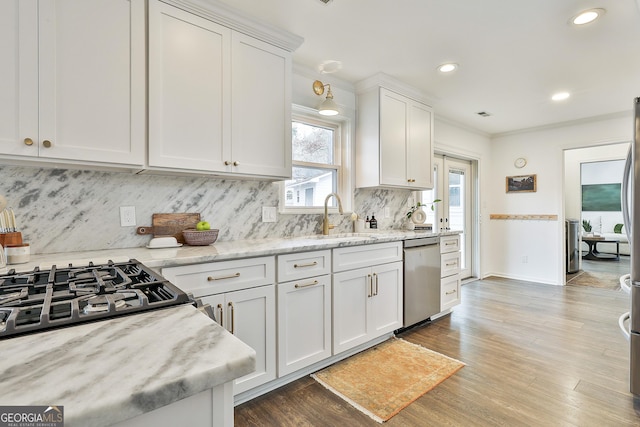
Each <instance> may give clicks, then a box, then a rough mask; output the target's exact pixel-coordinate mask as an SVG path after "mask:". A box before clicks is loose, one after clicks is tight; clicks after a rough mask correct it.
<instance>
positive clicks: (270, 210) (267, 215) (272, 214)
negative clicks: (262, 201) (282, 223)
mask: <svg viewBox="0 0 640 427" xmlns="http://www.w3.org/2000/svg"><path fill="white" fill-rule="evenodd" d="M262 222H276V208H275V207H273V206H263V207H262Z"/></svg>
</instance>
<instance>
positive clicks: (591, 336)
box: [235, 264, 640, 427]
mask: <svg viewBox="0 0 640 427" xmlns="http://www.w3.org/2000/svg"><path fill="white" fill-rule="evenodd" d="M602 267H603V268H605V267H604V266H602ZM614 267H615V266H614V265H613V264H611V265H610V266H609V267H606V268H614ZM623 267H624V266H621V265H619V266H618V268H621V269H622V268H623ZM462 300H463V303H462V304H461V305H460V306H458V307H456V308H455V309H454V312H453V313H452V314H451V315H449V316H447V317H445V318H442V319H440V320H437V321H435V322H433V323H432V324H427V325H423V326H421V327H419V328H414V329H412V330H409V331H407V332H404V333H403V334H401V335H400V336H401V337H402V338H404V339H406V340H408V341H411V342H414V343H417V344H420V345H422V346H424V347H427V348H429V349H432V350H435V351H438V352H440V353H442V354H446V355H448V356H451V357H454V358H456V359H458V360H461V361H462V362H464V363H466V366H465V367H464V368H462V369H461V370H460V371H458V372H457V373H456V374H454V375H453V376H452V377H450V378H449V379H447V380H446V381H444V382H443V383H442V384H440V385H439V386H437V387H436V388H435V389H433V390H431V391H430V392H428V393H427V394H425V395H424V396H422V397H421V398H419V399H418V400H417V401H416V402H414V403H412V404H411V405H410V406H408V407H407V408H405V409H404V410H403V411H401V412H400V413H399V414H398V415H396V416H395V417H393V418H391V419H390V420H389V421H388V422H387V423H385V424H386V425H388V426H640V416H639V415H638V414H637V413H636V412H635V410H634V400H633V397H632V395H631V393H629V381H628V376H629V345H628V343H627V341H626V340H625V338H624V337H623V335H622V334H621V332H620V331H619V329H618V324H617V320H618V316H619V315H620V314H622V313H623V312H624V311H627V310H628V307H629V296H628V295H627V294H625V293H624V292H622V291H614V290H609V289H599V288H591V287H583V286H564V287H560V286H551V285H541V284H536V283H530V282H521V281H514V280H506V279H499V278H489V279H485V280H479V281H475V282H471V283H469V284H466V285H464V286H463V287H462ZM235 425H236V426H345V427H346V426H349V427H351V426H376V425H379V424H378V423H376V422H375V421H373V420H371V419H370V418H368V417H367V416H365V415H363V414H362V413H360V412H359V411H358V410H356V409H354V408H352V407H351V406H350V405H349V404H347V403H345V402H343V401H342V400H341V399H339V398H337V397H336V396H334V395H333V394H332V393H331V392H329V391H327V390H325V389H324V388H323V387H322V386H320V385H319V384H317V383H316V382H315V381H314V380H313V379H311V378H309V377H306V378H302V379H300V380H298V381H295V382H293V383H291V384H288V385H286V386H284V387H282V388H280V389H278V390H275V391H273V392H271V393H269V394H266V395H264V396H261V397H258V398H256V399H254V400H252V401H250V402H246V403H244V404H242V405H239V406H238V407H236V409H235Z"/></svg>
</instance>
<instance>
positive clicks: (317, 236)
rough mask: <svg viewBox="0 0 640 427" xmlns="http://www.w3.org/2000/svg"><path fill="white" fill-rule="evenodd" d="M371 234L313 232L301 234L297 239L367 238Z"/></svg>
mask: <svg viewBox="0 0 640 427" xmlns="http://www.w3.org/2000/svg"><path fill="white" fill-rule="evenodd" d="M370 237H371V234H367V233H336V234H329V235H326V236H325V235H324V234H313V235H311V236H301V237H299V239H310V240H311V239H313V240H336V239H339V240H350V239H358V240H359V239H369V238H370Z"/></svg>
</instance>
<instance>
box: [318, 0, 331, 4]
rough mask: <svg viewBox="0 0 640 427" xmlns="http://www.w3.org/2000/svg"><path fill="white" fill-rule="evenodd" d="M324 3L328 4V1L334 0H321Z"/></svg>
mask: <svg viewBox="0 0 640 427" xmlns="http://www.w3.org/2000/svg"><path fill="white" fill-rule="evenodd" d="M320 1H321V2H322V3H324V4H327V3H331V2H332V1H333V0H320Z"/></svg>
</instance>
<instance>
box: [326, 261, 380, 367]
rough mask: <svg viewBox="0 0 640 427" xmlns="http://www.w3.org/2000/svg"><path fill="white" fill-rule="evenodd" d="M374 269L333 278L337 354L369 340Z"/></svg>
mask: <svg viewBox="0 0 640 427" xmlns="http://www.w3.org/2000/svg"><path fill="white" fill-rule="evenodd" d="M372 278H373V276H372V274H371V269H370V268H362V269H359V270H350V271H345V272H342V273H336V274H334V275H333V354H334V355H335V354H338V353H341V352H343V351H345V350H348V349H350V348H352V347H355V346H357V345H360V344H363V343H365V342H367V341H368V340H369V335H368V329H367V319H368V310H369V299H370V298H371V295H372V289H371V284H372Z"/></svg>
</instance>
